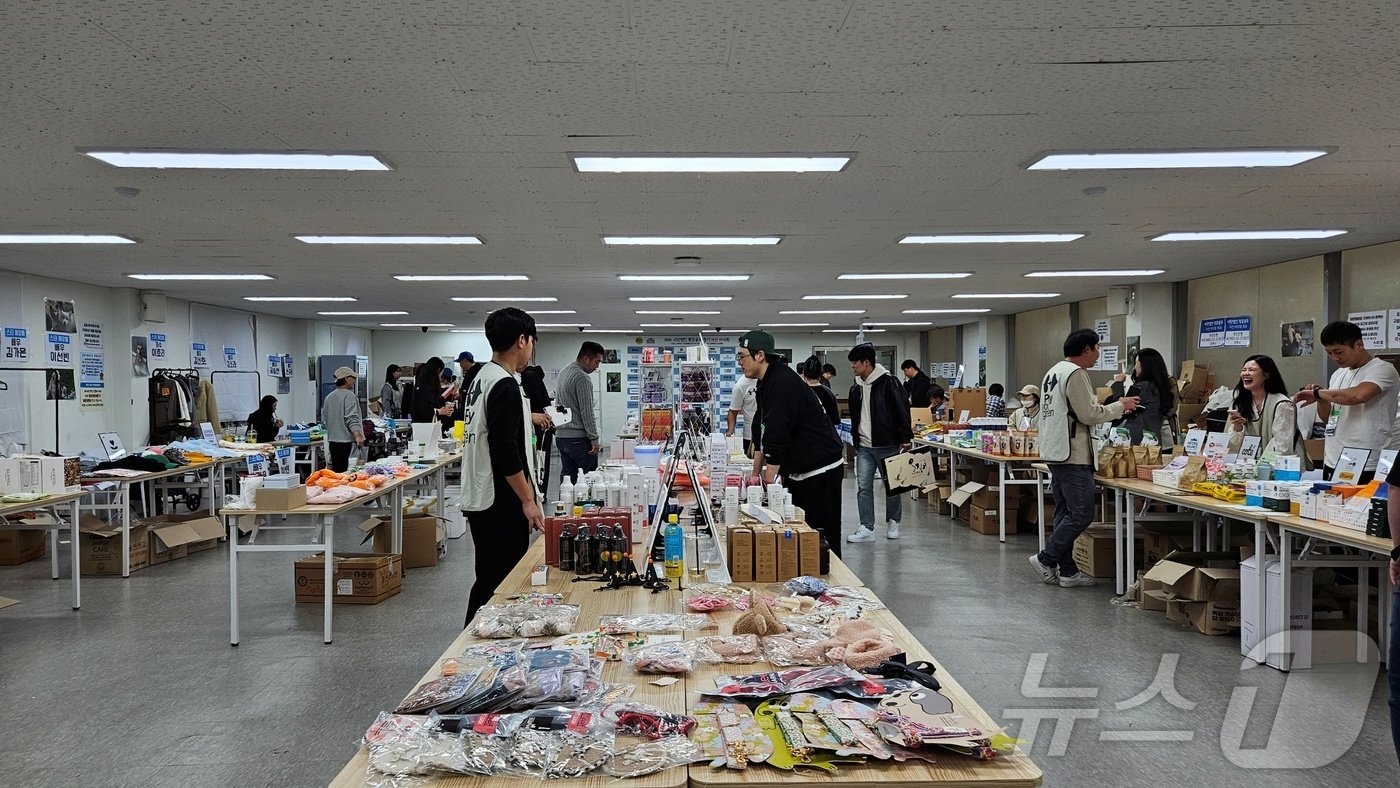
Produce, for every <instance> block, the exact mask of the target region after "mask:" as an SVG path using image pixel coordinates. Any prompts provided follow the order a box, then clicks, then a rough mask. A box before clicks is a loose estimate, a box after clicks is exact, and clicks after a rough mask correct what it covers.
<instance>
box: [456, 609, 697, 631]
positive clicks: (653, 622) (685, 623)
mask: <svg viewBox="0 0 1400 788" xmlns="http://www.w3.org/2000/svg"><path fill="white" fill-rule="evenodd" d="M483 609H485V608H483ZM712 626H714V622H713V621H712V620H711V619H710V617H709V616H704V615H700V614H697V613H624V614H621V615H615V616H603V617H602V619H601V620H600V621H599V624H598V630H599V631H600V632H604V633H606V634H609V635H620V634H627V633H632V632H636V633H640V634H650V635H658V634H667V633H675V632H685V631H687V630H696V629H706V628H708V627H712Z"/></svg>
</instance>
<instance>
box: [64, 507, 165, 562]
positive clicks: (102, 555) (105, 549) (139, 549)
mask: <svg viewBox="0 0 1400 788" xmlns="http://www.w3.org/2000/svg"><path fill="white" fill-rule="evenodd" d="M78 529H79V531H78V542H79V544H78V554H79V555H80V556H81V563H82V567H83V571H82V573H83V574H84V575H121V573H122V527H121V524H120V523H118V524H117V525H108V524H107V523H105V522H103V520H102V519H101V518H99V517H96V516H94V515H91V514H85V515H82V516H81V517H80V518H79V520H78ZM150 550H151V543H150V531H149V530H148V529H147V528H146V526H145V525H132V526H131V550H130V551H129V557H128V560H129V561H130V566H129V568H130V570H131V571H132V572H137V571H140V570H142V569H145V568H146V567H147V566H148V565H149V564H150V560H151V553H150Z"/></svg>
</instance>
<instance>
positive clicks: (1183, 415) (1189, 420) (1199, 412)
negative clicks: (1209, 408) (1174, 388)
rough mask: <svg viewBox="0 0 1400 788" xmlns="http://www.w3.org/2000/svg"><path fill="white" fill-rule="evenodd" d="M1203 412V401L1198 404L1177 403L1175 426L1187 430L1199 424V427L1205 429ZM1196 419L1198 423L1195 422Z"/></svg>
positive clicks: (1204, 408)
mask: <svg viewBox="0 0 1400 788" xmlns="http://www.w3.org/2000/svg"><path fill="white" fill-rule="evenodd" d="M1205 412H1206V406H1205V404H1203V403H1200V404H1189V405H1177V406H1176V423H1177V426H1178V427H1181V429H1183V430H1189V429H1191V428H1192V427H1193V426H1199V427H1200V428H1201V429H1205V418H1204V414H1205ZM1197 421H1199V422H1200V424H1199V425H1197V424H1196V422H1197Z"/></svg>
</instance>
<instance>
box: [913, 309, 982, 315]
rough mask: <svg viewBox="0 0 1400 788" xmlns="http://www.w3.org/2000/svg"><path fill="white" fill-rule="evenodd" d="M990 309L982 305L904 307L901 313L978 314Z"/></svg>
mask: <svg viewBox="0 0 1400 788" xmlns="http://www.w3.org/2000/svg"><path fill="white" fill-rule="evenodd" d="M990 311H992V310H990V309H987V308H985V307H982V308H979V309H906V310H904V312H903V314H906V315H964V314H974V313H978V314H980V313H982V312H990Z"/></svg>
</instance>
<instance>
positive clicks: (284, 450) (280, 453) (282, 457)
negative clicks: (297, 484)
mask: <svg viewBox="0 0 1400 788" xmlns="http://www.w3.org/2000/svg"><path fill="white" fill-rule="evenodd" d="M277 472H278V473H291V472H292V447H291V446H279V447H278V448H277Z"/></svg>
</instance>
